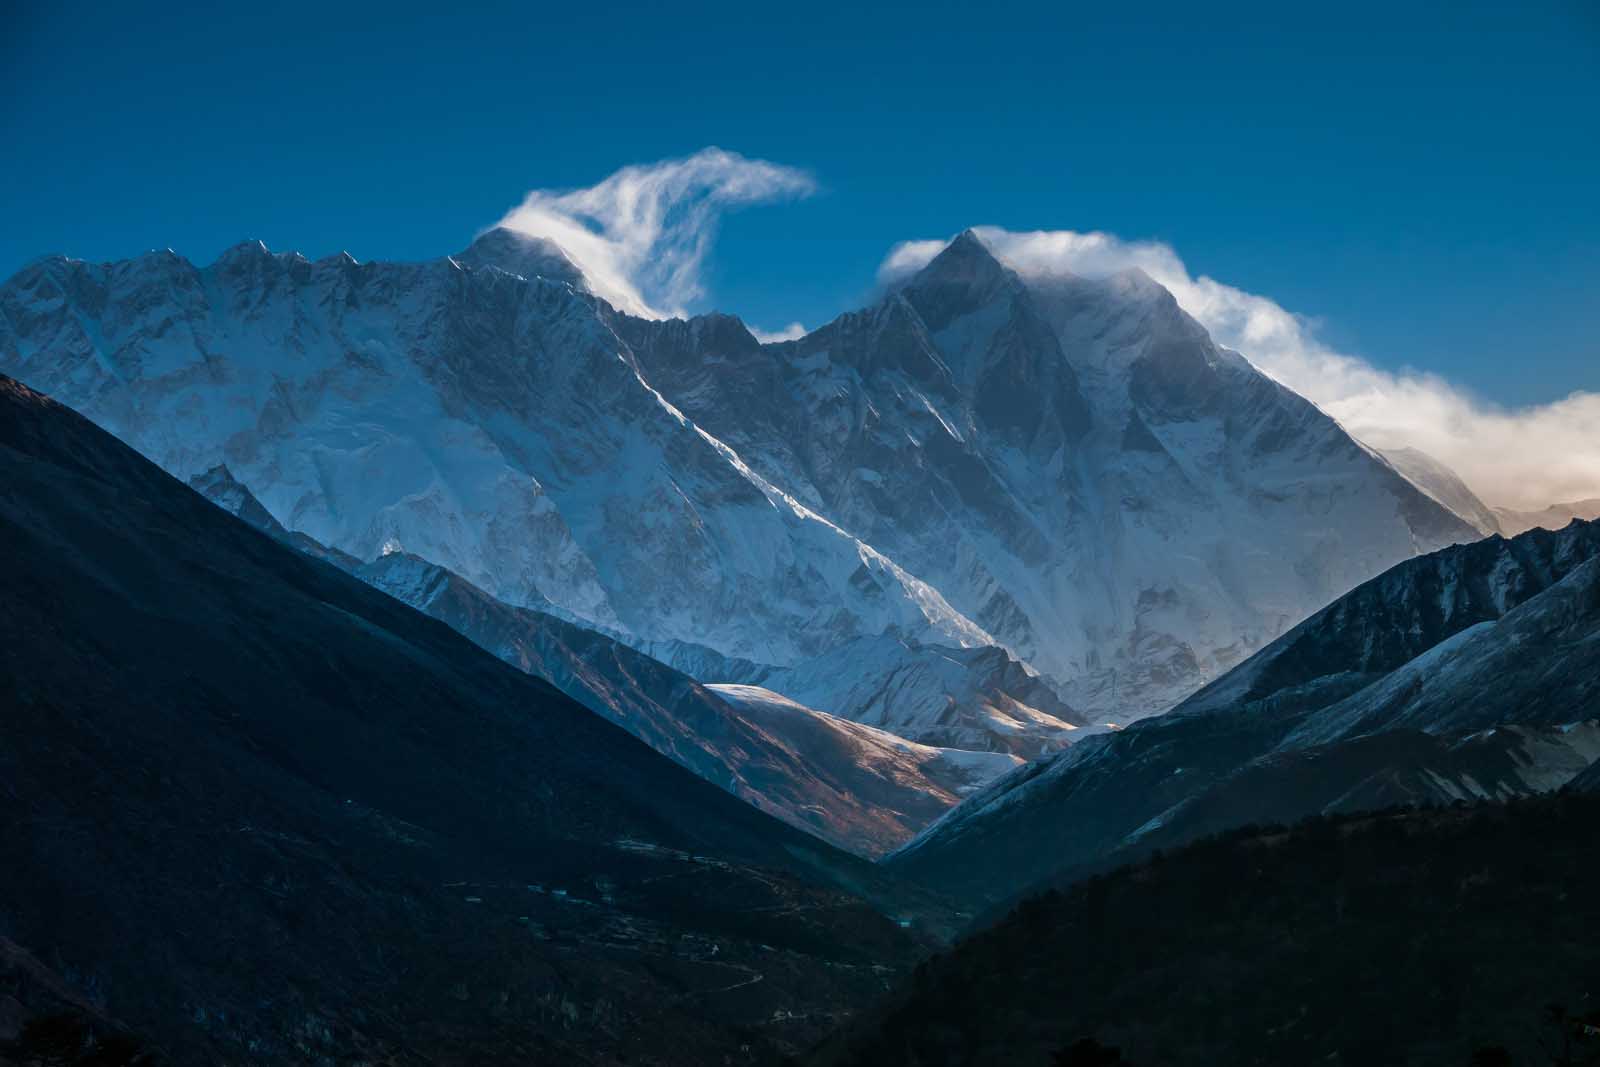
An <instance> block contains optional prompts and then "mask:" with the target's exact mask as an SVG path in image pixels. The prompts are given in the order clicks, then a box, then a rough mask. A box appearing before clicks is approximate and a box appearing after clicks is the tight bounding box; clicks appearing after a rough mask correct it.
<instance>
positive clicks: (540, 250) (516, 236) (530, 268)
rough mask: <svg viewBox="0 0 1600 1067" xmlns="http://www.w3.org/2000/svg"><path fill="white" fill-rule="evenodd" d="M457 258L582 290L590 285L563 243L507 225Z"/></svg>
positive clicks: (466, 264) (468, 264)
mask: <svg viewBox="0 0 1600 1067" xmlns="http://www.w3.org/2000/svg"><path fill="white" fill-rule="evenodd" d="M454 259H455V261H456V262H457V263H459V264H461V265H462V266H464V267H494V268H496V269H498V270H503V271H505V272H506V273H508V274H517V275H521V276H522V277H524V278H535V277H542V278H549V279H552V280H553V281H560V282H566V283H567V284H568V285H571V286H574V287H576V288H579V289H584V290H587V289H588V288H589V284H588V282H587V280H585V278H584V276H583V271H581V270H579V269H578V265H577V264H576V263H574V262H573V261H572V259H571V258H570V257H569V256H568V255H567V254H566V252H564V251H562V248H561V246H560V245H558V244H556V243H555V242H554V241H551V240H549V239H548V238H544V237H533V236H530V235H528V234H525V233H518V232H517V231H515V230H509V229H507V228H506V227H504V226H496V227H495V228H494V229H492V230H489V231H488V232H486V233H484V234H482V235H480V236H479V237H478V239H477V240H475V241H473V242H472V244H471V245H469V246H468V247H467V248H466V250H465V251H463V252H460V253H458V254H457V255H456V256H455V257H454Z"/></svg>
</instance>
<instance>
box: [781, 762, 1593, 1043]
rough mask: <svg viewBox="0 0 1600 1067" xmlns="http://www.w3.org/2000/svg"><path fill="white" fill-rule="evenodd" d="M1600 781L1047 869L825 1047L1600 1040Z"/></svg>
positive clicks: (1262, 830)
mask: <svg viewBox="0 0 1600 1067" xmlns="http://www.w3.org/2000/svg"><path fill="white" fill-rule="evenodd" d="M1597 821H1600V795H1595V794H1594V793H1589V792H1580V791H1576V790H1567V791H1563V792H1562V793H1559V794H1555V795H1550V796H1544V797H1537V798H1528V799H1521V800H1515V801H1512V802H1510V803H1504V804H1500V803H1483V804H1478V805H1472V806H1469V805H1465V804H1461V805H1457V806H1455V807H1453V808H1432V809H1420V810H1419V809H1392V810H1389V811H1386V812H1381V813H1376V814H1370V815H1360V816H1345V817H1338V818H1326V817H1317V818H1313V819H1310V820H1308V821H1306V822H1302V823H1299V824H1297V825H1295V826H1293V827H1291V828H1287V829H1286V828H1283V827H1277V826H1272V827H1262V826H1252V827H1245V828H1242V829H1239V830H1235V831H1231V832H1228V833H1225V834H1221V835H1218V836H1215V837H1211V838H1208V839H1206V840H1203V841H1200V842H1197V843H1195V844H1192V845H1189V846H1187V847H1184V848H1183V849H1181V850H1178V851H1175V852H1170V853H1165V854H1160V853H1158V854H1156V855H1154V856H1152V857H1150V858H1148V859H1146V860H1144V861H1142V862H1140V863H1137V864H1133V865H1129V866H1126V867H1123V868H1120V869H1118V870H1116V871H1114V872H1112V873H1110V874H1107V875H1100V876H1096V877H1092V878H1089V879H1087V880H1085V881H1082V882H1079V883H1077V884H1075V885H1073V886H1071V887H1068V888H1065V889H1052V890H1049V891H1046V892H1044V893H1042V894H1040V895H1037V896H1034V897H1031V898H1029V899H1028V900H1026V901H1024V902H1023V903H1022V904H1020V905H1018V906H1017V907H1016V908H1015V909H1014V910H1013V911H1012V912H1011V913H1010V914H1009V915H1008V916H1007V917H1006V918H1005V919H1004V920H1003V921H1001V922H1000V923H999V924H997V925H996V926H994V927H993V928H991V929H989V930H987V931H985V932H983V933H980V934H977V935H976V936H974V937H972V938H970V939H968V940H966V941H964V942H962V943H961V944H960V945H958V946H957V947H956V948H955V949H954V950H952V951H951V952H949V953H948V954H944V955H939V956H934V957H933V958H931V959H929V960H928V961H926V962H925V963H923V964H921V965H919V966H918V967H917V969H916V971H915V973H914V975H913V977H912V978H911V980H910V981H909V982H908V983H907V984H906V985H905V986H904V987H903V988H901V989H900V990H899V991H898V992H897V993H896V994H895V995H894V996H893V997H892V998H890V1000H889V1001H888V1002H887V1003H886V1004H885V1005H883V1006H881V1007H880V1008H879V1009H877V1010H876V1011H874V1012H870V1013H868V1014H867V1015H865V1016H864V1017H863V1018H862V1020H860V1021H859V1022H858V1023H857V1024H855V1025H854V1026H853V1027H851V1028H849V1029H847V1030H846V1031H845V1032H844V1033H842V1034H841V1035H838V1036H836V1037H835V1038H834V1039H833V1040H832V1041H831V1042H830V1043H829V1044H827V1045H826V1046H824V1047H823V1048H822V1049H821V1050H819V1051H818V1052H817V1053H816V1055H815V1056H814V1057H813V1059H812V1060H811V1061H810V1062H811V1063H812V1064H814V1065H816V1067H821V1065H828V1067H868V1065H878V1064H918V1065H922V1067H936V1065H955V1064H974V1065H976V1064H1006V1065H1014V1067H1032V1065H1038V1067H1045V1065H1052V1064H1055V1065H1060V1064H1096V1063H1098V1064H1108V1065H1109V1064H1117V1063H1126V1064H1133V1065H1136V1067H1157V1065H1177V1064H1196V1065H1201V1064H1204V1065H1212V1064H1233V1065H1248V1064H1260V1065H1274V1067H1277V1065H1285V1064H1310V1063H1318V1064H1331V1065H1377V1064H1382V1065H1390V1064H1395V1065H1407V1067H1432V1065H1440V1067H1445V1065H1451V1067H1465V1065H1468V1064H1479V1065H1483V1067H1487V1065H1491V1064H1499V1065H1502V1067H1506V1065H1512V1064H1515V1065H1533V1064H1583V1063H1600V937H1597V936H1596V931H1600V850H1596V849H1595V847H1594V842H1595V840H1596V836H1595V829H1596V825H1597Z"/></svg>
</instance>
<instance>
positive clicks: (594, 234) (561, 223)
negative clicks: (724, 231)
mask: <svg viewBox="0 0 1600 1067" xmlns="http://www.w3.org/2000/svg"><path fill="white" fill-rule="evenodd" d="M815 188H816V184H815V182H814V181H813V180H812V179H811V177H810V176H809V175H808V174H806V173H805V172H804V171H800V170H796V169H794V168H793V167H785V166H781V165H779V164H777V163H769V162H767V161H766V160H761V159H747V158H745V157H744V156H741V155H739V154H738V153H737V152H727V151H724V150H722V149H720V148H704V149H701V150H700V151H698V152H696V153H695V154H694V155H692V156H686V157H684V158H682V159H669V160H663V161H661V162H659V163H649V164H643V165H639V166H631V167H623V168H622V169H621V170H619V171H617V172H616V173H615V174H613V175H611V176H610V177H609V178H606V179H605V180H604V181H602V182H600V184H598V185H594V186H590V187H589V188H587V189H572V190H568V191H564V192H558V191H553V190H548V189H535V190H534V191H533V192H531V193H529V194H528V195H527V198H526V199H524V200H523V202H522V204H521V205H520V206H518V207H516V208H514V209H513V210H512V211H511V212H509V213H508V214H507V215H506V217H505V218H503V219H501V220H500V222H499V225H501V226H504V227H506V228H508V229H511V230H516V231H519V232H521V233H526V234H529V235H531V236H534V237H545V238H548V239H550V240H552V241H554V242H555V243H556V244H558V245H560V246H561V247H562V249H563V250H564V251H565V252H566V253H567V255H568V256H570V257H571V258H572V260H573V261H574V262H575V263H577V265H578V266H579V268H581V269H582V271H583V273H584V276H585V277H586V278H588V280H589V285H590V287H591V288H593V289H594V291H595V292H596V293H597V294H598V295H600V296H601V297H604V298H605V299H606V300H608V301H610V302H611V303H612V304H613V305H614V306H616V307H617V308H619V309H621V310H623V311H627V312H629V313H631V314H634V315H642V316H645V317H648V318H670V317H673V316H676V315H682V314H683V309H684V307H685V306H686V305H688V304H689V303H691V302H692V301H694V300H696V299H698V298H699V297H700V296H702V295H703V292H704V291H703V289H702V288H701V281H700V279H701V270H702V268H703V266H704V263H705V258H706V253H707V251H708V250H709V249H710V247H711V242H712V241H713V239H714V238H715V237H716V231H717V221H718V219H719V218H720V217H721V215H722V213H723V212H724V211H727V210H729V209H732V208H736V207H741V206H745V205H749V204H757V203H762V202H764V201H772V200H786V199H793V198H795V197H802V196H807V195H809V194H810V193H812V192H813V191H814V190H815Z"/></svg>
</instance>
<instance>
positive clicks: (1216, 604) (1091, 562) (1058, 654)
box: [619, 233, 1478, 718]
mask: <svg viewBox="0 0 1600 1067" xmlns="http://www.w3.org/2000/svg"><path fill="white" fill-rule="evenodd" d="M619 330H620V332H621V333H622V335H623V336H624V337H625V338H626V339H627V341H628V342H629V345H630V347H631V348H632V350H633V351H634V352H635V353H636V354H637V356H638V358H639V361H640V365H641V367H642V368H643V372H644V374H645V376H646V377H647V378H648V379H649V381H650V382H651V384H652V385H653V386H654V387H655V388H657V389H659V390H660V391H661V392H662V394H663V395H664V396H666V398H667V399H668V400H669V401H670V402H671V403H672V404H673V405H674V406H675V407H676V408H677V409H679V410H681V411H683V412H684V413H685V414H686V415H687V416H688V417H689V418H691V419H693V420H695V422H696V424H697V425H699V426H702V427H703V428H705V429H706V430H707V431H708V432H710V433H713V434H715V435H716V436H717V438H718V439H719V440H722V441H725V442H727V443H728V444H729V445H730V446H731V447H733V448H734V449H736V450H737V451H738V452H739V454H740V456H741V457H743V459H744V460H745V461H746V462H747V463H749V464H751V465H752V466H753V467H754V468H755V469H756V470H757V471H759V472H760V473H761V475H762V476H763V477H765V478H768V479H770V480H773V481H774V482H777V483H779V484H782V485H784V486H785V488H786V489H787V490H788V491H789V492H790V493H792V494H793V495H794V496H795V497H796V498H798V499H799V500H800V501H802V502H804V503H805V504H806V505H807V506H809V507H812V508H814V509H816V510H817V511H819V512H821V513H823V514H826V515H828V516H829V517H830V518H832V519H833V520H834V521H836V522H838V523H839V524H840V525H841V526H843V527H844V528H846V529H848V530H851V531H852V532H853V533H855V534H856V535H857V536H859V537H861V538H862V539H864V540H865V541H867V542H868V543H870V544H872V545H874V546H875V547H877V548H879V549H880V550H881V551H883V552H884V553H886V554H887V555H889V556H890V557H892V558H894V559H895V560H896V561H897V562H899V563H900V564H901V565H902V566H904V567H906V568H907V569H908V570H909V571H911V572H912V573H914V574H916V575H917V576H918V577H920V578H922V579H923V580H925V581H927V582H929V583H930V584H931V585H933V586H934V587H935V588H937V589H939V590H940V592H941V593H942V594H943V595H944V597H945V599H946V600H947V601H948V602H949V603H950V604H952V605H953V606H954V607H955V608H956V609H957V610H958V611H960V612H961V613H962V614H963V615H965V616H966V617H968V618H970V619H973V620H974V621H976V622H977V623H978V624H979V625H980V626H982V627H983V629H984V630H985V631H986V632H988V633H990V634H992V635H993V636H994V637H995V638H996V639H997V640H999V641H1000V642H1001V643H1002V644H1004V645H1005V646H1006V647H1007V648H1009V649H1010V650H1011V651H1012V652H1013V654H1015V655H1016V656H1018V657H1019V658H1020V659H1022V660H1023V661H1025V662H1027V663H1028V664H1030V665H1031V666H1032V667H1034V668H1036V669H1038V670H1039V671H1041V672H1042V673H1044V674H1046V675H1048V676H1050V677H1052V678H1054V679H1056V680H1057V681H1058V683H1059V684H1058V691H1059V692H1060V694H1061V695H1062V696H1064V698H1065V699H1066V702H1067V703H1068V704H1070V705H1072V706H1073V707H1075V708H1078V709H1080V710H1083V711H1087V712H1103V713H1106V714H1112V715H1116V716H1118V717H1119V718H1120V717H1123V716H1127V715H1130V714H1131V715H1138V714H1145V713H1149V712H1152V711H1158V710H1162V709H1164V708H1165V707H1167V706H1168V705H1169V704H1171V703H1172V702H1174V701H1175V700H1177V699H1179V698H1181V697H1182V696H1184V695H1186V694H1187V693H1188V692H1190V691H1192V690H1193V689H1195V688H1196V687H1198V686H1199V685H1200V684H1201V683H1203V682H1204V681H1206V680H1208V679H1210V678H1212V677H1215V676H1216V675H1218V674H1220V673H1221V672H1222V671H1223V670H1225V669H1227V668H1228V667H1230V666H1232V665H1233V664H1234V663H1237V662H1239V661H1240V660H1242V659H1244V658H1245V657H1246V656H1247V655H1249V654H1250V653H1251V652H1252V651H1254V650H1255V649H1256V648H1258V647H1260V646H1261V645H1263V644H1265V643H1266V642H1267V641H1269V640H1271V639H1272V638H1274V637H1276V636H1277V635H1278V634H1280V633H1282V632H1283V631H1284V630H1286V629H1288V628H1289V627H1290V626H1292V625H1293V624H1294V623H1296V622H1298V621H1299V620H1300V619H1302V618H1304V617H1305V616H1306V615H1307V614H1309V613H1310V612H1311V611H1313V610H1315V609H1317V608H1319V607H1321V606H1322V605H1323V604H1325V603H1327V602H1328V601H1329V600H1331V599H1333V598H1334V597H1335V596H1338V595H1339V594H1340V593H1343V592H1344V591H1345V590H1347V589H1349V588H1350V587H1352V586H1354V585H1356V584H1357V583H1359V582H1361V581H1363V580H1365V579H1367V578H1369V577H1371V576H1372V575H1374V574H1377V573H1378V572H1380V571H1381V570H1383V569H1384V568H1385V567H1387V566H1389V565H1391V564H1393V563H1395V562H1398V561H1399V560H1402V559H1405V558H1407V557H1409V556H1411V555H1413V554H1415V553H1417V552H1419V551H1427V550H1430V549H1433V548H1437V547H1440V546H1442V545H1445V544H1449V543H1452V542H1455V541H1465V540H1473V539H1475V538H1476V537H1477V536H1478V533H1477V531H1476V530H1475V529H1473V527H1472V526H1471V525H1469V523H1468V522H1466V521H1463V520H1462V519H1461V518H1460V517H1458V516H1457V515H1456V514H1454V513H1453V512H1452V511H1451V510H1449V508H1448V507H1447V506H1445V505H1443V504H1441V503H1440V502H1438V501H1437V500H1435V499H1434V498H1432V497H1431V496H1429V495H1427V494H1425V493H1423V492H1420V491H1419V490H1418V489H1417V488H1416V487H1415V486H1414V485H1412V484H1411V483H1410V482H1408V481H1407V480H1406V478H1405V477H1404V476H1402V474H1400V473H1399V472H1397V471H1396V470H1395V469H1394V468H1393V467H1392V466H1391V465H1390V464H1389V463H1387V462H1385V461H1384V460H1383V459H1381V458H1380V457H1378V456H1376V455H1374V454H1373V453H1372V452H1371V451H1369V450H1368V449H1366V448H1364V447H1363V446H1361V445H1359V444H1357V443H1356V442H1355V441H1354V440H1353V439H1351V438H1350V437H1349V436H1348V435H1347V434H1346V433H1345V432H1344V431H1343V430H1342V429H1340V427H1339V426H1338V425H1337V424H1336V423H1335V422H1334V421H1333V420H1332V419H1330V418H1328V417H1327V416H1326V415H1324V414H1323V413H1322V412H1321V411H1319V410H1318V409H1317V408H1316V407H1315V406H1313V405H1312V404H1310V403H1308V402H1307V401H1305V400H1304V399H1302V398H1301V397H1299V396H1297V395H1295V394H1294V393H1292V392H1290V391H1289V390H1287V389H1285V388H1284V387H1282V386H1281V385H1278V384H1277V383H1276V382H1274V381H1272V380H1271V379H1269V378H1267V377H1266V376H1265V375H1263V374H1261V373H1260V372H1258V371H1257V370H1255V369H1254V368H1253V367H1251V366H1250V364H1249V363H1247V362H1246V361H1245V360H1244V359H1243V358H1241V357H1240V356H1238V355H1237V354H1236V353H1233V352H1229V351H1226V350H1224V349H1221V348H1219V347H1217V346H1216V345H1215V344H1214V343H1213V342H1212V341H1211V339H1210V338H1209V336H1207V334H1206V332H1205V330H1204V329H1202V328H1201V327H1200V325H1199V324H1198V323H1196V322H1195V321H1194V320H1193V319H1192V318H1190V317H1189V316H1188V315H1186V314H1185V313H1184V312H1183V311H1182V310H1181V309H1180V308H1179V307H1178V305H1177V303H1176V302H1175V301H1174V299H1173V298H1172V296H1171V294H1169V293H1168V292H1167V291H1166V290H1165V289H1163V288H1161V287H1160V286H1159V285H1157V284H1156V283H1155V282H1153V281H1151V280H1150V279H1149V278H1148V277H1147V276H1145V275H1144V274H1142V273H1141V272H1138V271H1133V272H1127V273H1122V274H1117V275H1114V276H1112V277H1110V278H1105V279H1087V278H1081V277H1075V276H1069V275H1057V276H1051V277H1032V276H1030V277H1028V278H1023V277H1021V276H1019V275H1018V274H1016V273H1014V272H1013V271H1011V270H1009V269H1007V268H1006V267H1005V266H1004V265H1002V264H1001V263H1000V262H999V261H998V260H996V259H995V257H994V256H993V255H991V254H990V252H989V250H988V249H987V248H986V247H985V246H984V245H983V243H982V242H981V241H980V240H979V239H978V238H977V237H976V236H974V235H973V234H971V233H967V234H963V235H961V236H960V237H958V238H957V239H956V240H955V241H953V242H952V243H951V244H950V245H949V246H948V247H947V248H946V249H945V250H944V251H943V252H942V253H941V254H940V255H939V256H937V257H936V258H935V259H934V260H933V261H932V262H931V263H930V264H929V265H928V266H927V267H925V268H924V269H923V270H922V271H921V272H920V273H918V274H917V275H916V276H915V277H913V278H911V279H910V280H909V282H907V283H906V284H905V285H903V286H901V287H899V288H897V289H895V290H894V291H892V292H890V293H889V294H887V295H886V296H885V297H884V298H883V299H882V300H881V301H880V302H879V303H877V304H876V305H874V306H873V307H871V308H869V309H867V310H865V311H861V312H858V313H854V314H850V315H845V316H843V317H841V318H840V319H838V320H836V321H835V322H833V323H830V324H829V325H827V326H824V327H823V328H821V329H819V330H817V331H815V332H814V333H811V334H809V335H807V336H806V337H803V338H801V339H800V340H797V341H792V342H786V343H782V344H775V345H756V344H754V343H751V342H750V341H749V339H748V338H747V337H746V336H745V335H744V333H743V331H741V330H737V329H734V328H733V327H732V324H731V322H729V321H728V320H722V319H714V318H705V319H696V320H693V321H690V322H688V323H666V324H660V323H646V322H642V321H638V320H624V321H623V322H622V324H621V326H620V328H619Z"/></svg>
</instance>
